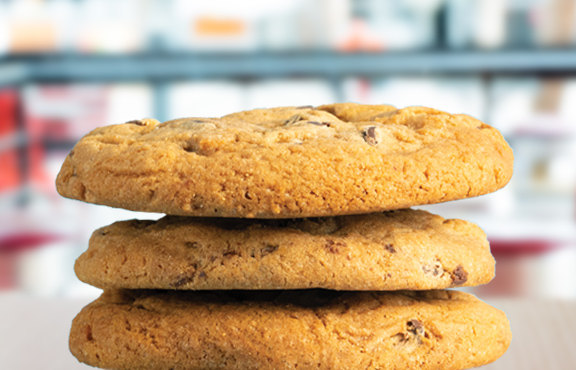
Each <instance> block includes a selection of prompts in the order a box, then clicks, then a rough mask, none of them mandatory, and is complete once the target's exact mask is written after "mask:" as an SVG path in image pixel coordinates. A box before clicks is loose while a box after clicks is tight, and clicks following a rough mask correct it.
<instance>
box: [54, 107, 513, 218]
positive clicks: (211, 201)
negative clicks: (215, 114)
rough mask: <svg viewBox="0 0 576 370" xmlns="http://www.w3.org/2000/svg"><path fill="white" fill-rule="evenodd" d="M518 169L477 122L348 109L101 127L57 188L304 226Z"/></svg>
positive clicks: (129, 203)
mask: <svg viewBox="0 0 576 370" xmlns="http://www.w3.org/2000/svg"><path fill="white" fill-rule="evenodd" d="M512 167H513V154H512V150H511V149H510V147H509V146H508V145H507V143H506V142H505V140H504V139H503V137H502V135H501V134H500V133H499V132H498V131H497V130H496V129H494V128H492V127H491V126H489V125H486V124H484V123H482V122H480V121H478V120H476V119H474V118H472V117H470V116H467V115H463V114H449V113H445V112H442V111H439V110H435V109H430V108H423V107H410V108H405V109H396V108H394V107H392V106H387V105H382V106H373V105H360V104H352V103H346V104H332V105H325V106H319V107H316V108H313V107H283V108H273V109H256V110H252V111H246V112H240V113H235V114H231V115H227V116H224V117H222V118H185V119H177V120H173V121H168V122H164V123H160V122H158V121H155V120H151V119H147V120H138V121H131V122H128V123H126V124H121V125H112V126H105V127H101V128H98V129H96V130H94V131H92V132H91V133H89V134H88V135H86V136H85V137H84V138H82V139H81V140H80V141H79V142H78V143H77V145H76V146H75V147H74V149H73V150H72V151H71V152H70V154H69V155H68V157H67V158H66V160H65V162H64V164H63V166H62V169H61V171H60V173H59V175H58V178H57V181H56V184H57V189H58V192H59V193H60V194H61V195H62V196H65V197H69V198H74V199H79V200H82V201H86V202H90V203H96V204H103V205H108V206H112V207H120V208H125V209H130V210H135V211H144V212H160V213H166V214H172V215H182V216H205V217H238V218H245V217H251V218H298V217H317V216H334V215H346V214H358V213H371V212H379V211H384V210H390V209H400V208H409V207H412V206H416V205H423V204H432V203H438V202H445V201H450V200H455V199H461V198H466V197H474V196H478V195H481V194H487V193H490V192H493V191H495V190H497V189H499V188H501V187H503V186H504V185H505V184H506V183H507V182H508V181H509V179H510V177H511V175H512Z"/></svg>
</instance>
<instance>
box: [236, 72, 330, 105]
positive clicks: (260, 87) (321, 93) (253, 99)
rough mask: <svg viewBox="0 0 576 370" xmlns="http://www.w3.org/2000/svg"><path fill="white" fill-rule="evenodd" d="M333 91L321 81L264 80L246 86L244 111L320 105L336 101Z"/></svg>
mask: <svg viewBox="0 0 576 370" xmlns="http://www.w3.org/2000/svg"><path fill="white" fill-rule="evenodd" d="M337 100H338V99H337V98H336V96H335V93H334V89H333V88H332V87H331V85H330V84H329V83H328V82H327V81H325V80H321V79H301V80H266V81H262V82H257V83H254V84H251V85H249V86H248V88H247V91H246V109H255V108H271V107H281V106H300V105H321V104H329V103H333V102H335V101H337Z"/></svg>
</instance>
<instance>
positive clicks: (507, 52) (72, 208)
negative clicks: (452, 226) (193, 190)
mask: <svg viewBox="0 0 576 370" xmlns="http://www.w3.org/2000/svg"><path fill="white" fill-rule="evenodd" d="M345 101H352V102H359V103H373V104H394V105H396V106H398V107H405V106H409V105H424V106H431V107H434V108H438V109H442V110H447V111H450V112H452V113H467V114H470V115H473V116H475V117H477V118H479V119H481V120H483V121H485V122H487V123H489V124H491V125H493V126H495V127H497V128H498V129H500V130H501V131H502V133H503V134H504V135H505V137H506V139H507V140H508V142H509V143H510V145H511V146H512V147H513V149H514V152H515V156H516V163H515V174H514V177H513V180H512V182H511V183H510V184H509V185H508V186H507V187H506V188H505V189H503V190H500V191H498V192H496V193H494V194H490V195H486V196H483V197H479V198H475V199H470V200H464V201H456V202H450V203H446V204H440V205H433V206H427V207H423V208H426V209H428V210H430V211H431V212H433V213H437V214H440V215H442V216H443V217H446V218H448V217H456V218H462V219H466V220H469V221H473V222H475V223H477V224H479V225H480V226H481V227H482V228H483V229H484V230H485V231H486V233H487V234H488V237H489V240H490V242H491V245H492V251H493V254H494V255H495V257H496V260H497V277H496V279H495V280H494V281H493V282H492V283H490V284H488V285H486V286H483V287H479V288H474V289H473V290H472V291H473V292H474V293H476V294H478V295H479V296H481V297H487V298H489V297H549V298H566V299H576V208H575V206H576V200H575V194H576V165H575V163H576V1H574V0H526V1H524V0H425V1H422V0H421V1H415V0H407V1H392V0H307V1H305V0H277V1H265V0H244V1H241V2H236V1H222V0H211V1H209V2H199V1H194V2H193V1H184V0H171V1H166V0H164V1H160V0H124V1H113V0H18V1H16V0H12V1H7V0H0V293H2V292H18V293H25V294H30V295H40V296H50V297H87V296H96V295H98V292H99V291H98V290H96V289H95V288H91V287H89V286H87V285H85V284H83V283H81V282H79V281H78V280H77V279H76V277H75V276H74V272H73V263H74V260H75V258H76V257H77V256H78V255H79V254H80V253H82V252H83V251H84V250H85V249H86V248H87V243H88V238H89V237H90V234H91V233H92V231H94V230H95V229H96V228H98V227H101V226H104V225H108V224H110V223H112V222H114V221H117V220H122V219H129V218H158V217H159V216H160V215H154V214H152V215H151V214H141V213H134V212H128V211H122V210H116V209H111V208H107V207H102V206H95V205H87V204H83V203H81V202H77V201H72V200H68V199H64V198H61V197H59V196H58V195H57V193H56V190H55V187H54V180H55V177H56V174H57V172H58V170H59V168H60V165H61V163H62V162H63V160H64V158H65V156H66V154H67V153H68V151H69V150H70V149H71V148H72V147H73V145H74V144H75V142H76V141H77V140H78V139H79V138H80V137H81V136H83V135H84V134H86V133H87V132H88V131H90V130H91V129H93V128H95V127H97V126H100V125H106V124H113V123H122V122H125V121H128V120H132V119H138V118H144V117H155V118H157V119H159V120H168V119H172V118H178V117H183V116H221V115H224V114H227V113H231V112H234V111H238V110H245V109H251V108H257V107H270V106H278V105H308V104H313V105H318V104H324V103H330V102H345Z"/></svg>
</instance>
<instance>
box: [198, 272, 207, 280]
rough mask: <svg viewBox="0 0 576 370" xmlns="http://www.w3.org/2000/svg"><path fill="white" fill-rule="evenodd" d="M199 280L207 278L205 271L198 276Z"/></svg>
mask: <svg viewBox="0 0 576 370" xmlns="http://www.w3.org/2000/svg"><path fill="white" fill-rule="evenodd" d="M198 277H199V278H203V279H204V278H206V273H205V272H204V271H200V273H199V274H198Z"/></svg>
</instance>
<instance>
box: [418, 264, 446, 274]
mask: <svg viewBox="0 0 576 370" xmlns="http://www.w3.org/2000/svg"><path fill="white" fill-rule="evenodd" d="M422 271H424V273H425V274H426V275H430V276H433V277H438V276H441V275H442V274H443V273H444V268H443V267H442V264H441V263H440V261H436V262H434V263H433V264H430V265H423V266H422Z"/></svg>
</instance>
